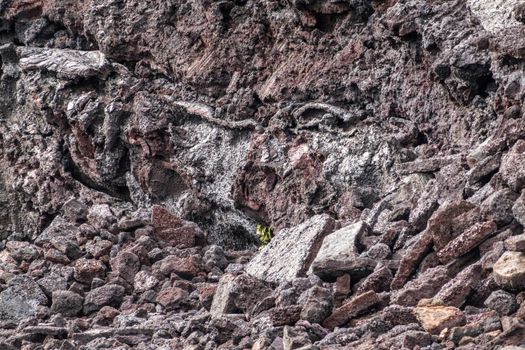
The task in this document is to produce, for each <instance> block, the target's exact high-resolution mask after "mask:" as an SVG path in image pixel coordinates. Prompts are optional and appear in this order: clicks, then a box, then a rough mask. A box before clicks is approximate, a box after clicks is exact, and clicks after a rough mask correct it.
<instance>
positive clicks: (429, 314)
mask: <svg viewBox="0 0 525 350" xmlns="http://www.w3.org/2000/svg"><path fill="white" fill-rule="evenodd" d="M414 313H415V315H416V318H417V319H418V321H419V323H420V324H421V326H422V327H423V329H424V330H426V331H427V332H429V333H430V334H436V335H437V334H439V333H440V332H441V331H442V330H443V329H445V328H452V327H458V326H463V325H465V323H466V318H465V315H464V314H463V312H462V311H461V310H460V309H458V308H456V307H452V306H422V307H416V308H415V309H414Z"/></svg>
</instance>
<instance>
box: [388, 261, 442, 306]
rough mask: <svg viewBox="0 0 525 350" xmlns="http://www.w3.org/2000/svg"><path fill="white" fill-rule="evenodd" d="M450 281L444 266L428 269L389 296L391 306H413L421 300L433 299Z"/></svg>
mask: <svg viewBox="0 0 525 350" xmlns="http://www.w3.org/2000/svg"><path fill="white" fill-rule="evenodd" d="M449 280H450V277H449V276H448V271H447V269H446V268H445V267H444V266H437V267H434V268H430V269H428V270H426V271H425V272H423V273H422V274H420V275H418V276H417V277H416V278H415V279H413V280H411V281H409V282H408V283H407V284H405V285H404V287H403V288H402V289H399V290H396V291H394V292H393V293H392V295H391V302H392V304H398V305H404V306H415V305H417V303H418V301H419V300H420V299H422V298H431V297H433V296H434V295H435V294H436V293H437V292H438V291H439V290H440V288H441V287H442V286H443V285H444V284H445V283H447V282H448V281H449Z"/></svg>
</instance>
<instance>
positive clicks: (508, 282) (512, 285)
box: [493, 252, 525, 290]
mask: <svg viewBox="0 0 525 350" xmlns="http://www.w3.org/2000/svg"><path fill="white" fill-rule="evenodd" d="M493 271H494V280H495V281H496V283H497V284H498V285H500V286H501V287H502V288H505V289H510V290H516V289H518V290H519V289H523V288H525V254H524V253H522V252H505V253H504V254H503V255H502V256H501V257H500V258H499V259H498V261H496V263H495V264H494V267H493Z"/></svg>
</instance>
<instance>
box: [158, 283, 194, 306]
mask: <svg viewBox="0 0 525 350" xmlns="http://www.w3.org/2000/svg"><path fill="white" fill-rule="evenodd" d="M187 298H188V292H187V291H185V290H184V289H181V288H177V287H172V288H167V289H164V290H162V291H161V292H160V293H159V294H158V295H157V298H156V299H155V301H156V302H157V303H159V304H160V305H162V306H163V307H164V308H166V309H168V310H173V309H175V308H177V307H178V306H180V304H182V303H183V302H184V301H186V299H187Z"/></svg>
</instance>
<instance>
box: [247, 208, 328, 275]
mask: <svg viewBox="0 0 525 350" xmlns="http://www.w3.org/2000/svg"><path fill="white" fill-rule="evenodd" d="M333 226H334V220H333V219H332V218H331V217H330V216H329V215H326V214H324V215H317V216H314V217H312V218H311V219H309V220H307V221H305V222H303V223H302V224H300V225H298V226H295V227H292V228H289V229H284V230H282V231H280V232H279V233H278V234H277V235H276V236H275V237H274V238H273V239H272V240H271V242H270V243H269V244H268V245H267V246H265V247H264V248H263V249H262V250H261V251H260V252H259V253H258V254H257V255H255V257H254V258H253V259H252V260H251V261H250V262H249V263H248V265H246V272H247V273H248V274H250V275H252V276H254V277H256V278H259V279H261V280H265V281H268V282H278V283H279V282H285V281H291V280H293V279H294V278H296V277H300V276H304V275H305V274H306V272H307V271H308V269H309V268H310V265H311V263H312V261H313V260H314V258H315V256H316V255H317V252H318V251H319V249H320V247H321V243H322V240H323V238H324V237H325V236H326V235H327V234H328V233H330V232H331V231H332V229H333Z"/></svg>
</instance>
